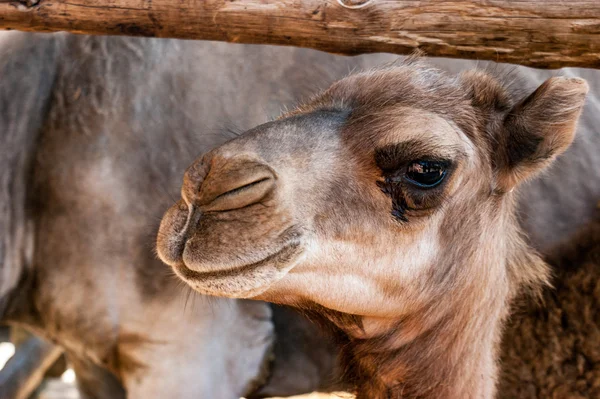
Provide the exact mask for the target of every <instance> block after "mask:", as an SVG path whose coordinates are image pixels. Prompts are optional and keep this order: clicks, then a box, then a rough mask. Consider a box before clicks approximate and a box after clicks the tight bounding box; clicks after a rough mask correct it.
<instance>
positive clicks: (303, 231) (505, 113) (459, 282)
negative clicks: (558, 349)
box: [157, 63, 587, 318]
mask: <svg viewBox="0 0 600 399" xmlns="http://www.w3.org/2000/svg"><path fill="white" fill-rule="evenodd" d="M586 91H587V86H586V85H585V82H582V81H580V80H566V79H555V80H554V81H549V82H547V84H546V86H545V87H544V86H543V87H541V88H540V89H538V91H536V93H534V94H533V95H532V96H530V98H528V99H526V100H524V101H523V102H517V103H513V100H512V99H511V98H510V96H509V95H508V94H507V93H506V92H505V91H504V89H503V88H502V87H501V86H500V84H499V83H497V82H496V81H495V80H493V79H492V78H490V77H488V76H487V75H484V74H479V73H467V74H464V75H463V76H461V77H459V78H456V77H450V76H446V75H444V74H443V73H442V72H440V71H438V70H435V69H432V68H429V67H427V66H423V65H420V64H418V63H417V64H411V63H409V64H406V65H402V66H394V67H389V68H386V69H382V70H378V71H374V72H368V73H362V74H357V75H352V76H350V77H348V78H346V79H344V80H342V81H339V82H338V83H336V84H334V85H333V86H332V87H331V88H330V89H328V90H327V91H326V92H324V93H323V94H322V95H320V96H319V97H317V98H315V99H314V100H313V101H311V102H310V103H308V104H306V105H304V106H301V107H299V108H298V109H297V110H295V111H293V112H291V113H288V114H287V115H284V116H283V117H281V118H280V119H279V120H277V121H274V122H270V123H267V124H265V125H262V126H259V127H257V128H255V129H253V130H251V131H248V132H246V133H245V134H243V135H242V136H241V137H239V138H237V139H235V140H233V141H231V142H229V143H227V144H225V145H223V146H221V147H219V148H217V149H215V150H213V151H211V152H209V153H207V154H205V155H204V156H203V157H202V158H200V159H198V160H196V161H195V162H194V164H193V165H191V166H190V167H189V169H188V170H187V172H186V174H185V177H184V183H183V187H182V200H181V201H179V202H178V203H177V204H175V205H174V206H173V207H172V208H171V209H170V210H169V211H167V213H166V215H165V216H164V218H163V221H162V224H161V228H160V232H159V235H158V241H157V248H158V253H159V256H160V257H161V259H162V260H163V261H164V262H166V263H167V264H169V265H170V266H172V267H173V269H174V270H175V272H176V273H177V275H178V276H179V277H181V278H182V279H183V280H184V281H185V282H186V283H187V284H189V285H190V286H191V287H193V288H194V289H196V290H197V291H199V292H201V293H204V294H210V295H218V296H227V297H244V298H257V299H263V300H268V301H272V302H278V303H285V304H291V305H295V306H300V307H302V306H312V305H318V306H320V307H323V308H326V309H329V310H333V311H337V312H342V313H350V314H356V315H363V316H370V317H376V318H377V317H381V318H390V317H398V315H402V314H408V313H410V312H411V311H415V309H419V308H424V307H425V306H426V304H427V303H430V302H431V300H432V298H437V300H442V299H443V298H444V295H446V296H448V297H450V296H451V295H452V293H455V294H456V292H460V291H461V289H462V288H464V287H467V286H469V285H470V284H471V283H473V281H476V282H478V281H481V280H482V279H488V280H494V281H507V280H508V279H509V276H508V272H507V270H506V268H505V267H502V266H498V267H495V268H492V269H491V270H489V269H488V270H482V269H485V268H481V267H479V268H478V267H477V266H478V265H481V264H482V263H483V262H484V259H486V258H489V257H490V256H494V254H495V252H494V251H493V248H495V247H497V246H500V247H502V246H506V247H510V245H509V244H507V242H508V238H506V234H503V233H504V232H503V230H502V229H503V228H505V227H506V226H507V225H509V224H510V220H512V219H511V217H512V213H511V212H512V207H511V206H510V204H512V201H510V200H507V198H510V197H511V196H512V195H511V194H510V192H511V191H512V189H513V188H514V187H515V186H516V185H517V184H518V183H519V182H520V181H521V180H523V179H524V178H526V177H528V176H529V175H531V174H533V173H535V172H536V171H537V170H539V169H541V168H542V167H544V166H545V165H546V164H547V163H548V162H549V160H550V159H552V158H553V157H554V156H555V155H556V154H558V153H560V152H562V151H563V150H564V149H565V148H566V147H567V146H568V145H569V144H570V142H571V140H572V138H573V131H574V126H575V123H576V120H577V117H578V115H579V111H580V109H581V105H582V103H583V97H584V96H585V92H586ZM569 101H570V102H572V103H573V104H570V103H569ZM559 103H560V104H563V105H564V104H569V107H567V108H568V111H565V112H563V113H562V114H561V113H560V112H551V111H552V110H553V109H554V108H557V107H558V105H556V104H559ZM553 107H554V108H553ZM563 108H565V107H563ZM558 114H560V115H559V116H557V115H558ZM544 118H546V119H547V120H546V121H544ZM548 118H549V119H550V120H548ZM552 118H558V119H557V120H554V121H553V120H552ZM545 122H548V123H550V122H551V123H550V125H548V126H553V128H552V129H547V125H546V123H545ZM530 135H533V138H531V137H530ZM507 220H508V221H507ZM511 232H512V230H511ZM491 243H494V244H493V245H492V246H490V244H491ZM501 264H502V263H501ZM463 265H470V266H463ZM465 289H466V288H465ZM507 289H508V288H507ZM307 304H308V305H307Z"/></svg>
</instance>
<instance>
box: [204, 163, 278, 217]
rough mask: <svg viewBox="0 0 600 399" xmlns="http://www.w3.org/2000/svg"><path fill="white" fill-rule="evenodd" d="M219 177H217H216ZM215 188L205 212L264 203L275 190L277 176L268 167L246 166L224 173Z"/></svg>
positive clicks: (258, 165)
mask: <svg viewBox="0 0 600 399" xmlns="http://www.w3.org/2000/svg"><path fill="white" fill-rule="evenodd" d="M215 177H217V176H215ZM215 180H216V181H218V184H217V185H216V186H217V187H213V190H210V191H212V193H211V194H212V195H210V200H209V201H207V202H206V204H205V205H204V206H203V208H204V210H205V211H230V210H235V209H239V208H243V207H246V206H249V205H253V204H256V203H258V202H260V201H262V200H263V199H264V198H265V197H266V196H267V195H268V194H269V193H271V192H272V191H273V189H274V188H275V181H276V179H275V174H274V173H273V172H272V171H271V169H270V168H269V167H267V166H264V165H260V164H249V165H245V166H244V167H243V168H241V169H235V170H230V171H228V172H227V173H224V174H223V175H221V176H220V178H218V179H215Z"/></svg>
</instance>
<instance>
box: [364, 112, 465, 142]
mask: <svg viewBox="0 0 600 399" xmlns="http://www.w3.org/2000/svg"><path fill="white" fill-rule="evenodd" d="M385 118H386V119H387V123H386V124H385V125H384V126H382V127H383V128H379V129H377V130H378V131H377V132H376V137H372V140H373V142H374V143H375V144H376V145H377V147H384V146H388V145H394V144H397V143H398V142H423V143H427V144H429V145H431V146H432V147H441V148H444V147H453V148H457V147H459V148H461V149H463V147H466V148H468V149H469V150H472V143H471V140H470V139H469V138H468V137H467V136H466V135H465V133H464V132H463V131H462V130H461V129H460V128H459V127H458V126H457V125H456V124H455V123H454V122H453V121H452V120H448V119H446V118H445V117H444V116H442V115H438V114H436V113H434V112H431V111H429V110H425V109H419V108H412V107H399V108H397V109H395V110H394V113H391V114H389V115H386V116H385ZM468 152H469V153H471V151H468Z"/></svg>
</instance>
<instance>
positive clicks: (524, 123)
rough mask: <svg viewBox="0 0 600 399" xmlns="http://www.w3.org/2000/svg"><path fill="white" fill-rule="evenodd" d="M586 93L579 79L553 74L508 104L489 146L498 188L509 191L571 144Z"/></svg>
mask: <svg viewBox="0 0 600 399" xmlns="http://www.w3.org/2000/svg"><path fill="white" fill-rule="evenodd" d="M587 92H588V85H587V83H586V81H585V80H583V79H578V78H564V77H554V78H550V79H548V80H547V81H545V82H544V83H543V84H542V85H541V86H540V87H538V89H537V90H536V91H534V92H533V93H532V94H531V95H530V96H528V97H527V98H525V99H524V100H523V101H521V102H520V103H518V104H516V105H515V106H514V107H512V109H511V110H510V111H509V112H508V113H507V114H506V117H505V118H504V121H503V128H502V132H500V135H499V136H498V137H497V139H498V145H499V146H498V147H497V148H495V149H493V150H494V154H493V157H494V161H495V165H496V167H497V176H498V189H499V190H501V191H504V192H506V191H510V190H512V189H513V188H514V187H515V186H516V185H518V184H519V183H520V182H522V181H523V180H525V179H527V178H529V177H531V176H533V175H535V174H536V173H537V172H539V171H541V170H542V169H544V168H545V167H546V166H548V165H549V164H550V163H551V162H552V160H553V159H554V158H555V157H556V156H557V155H559V154H561V153H563V152H564V151H565V150H566V149H567V148H568V147H569V145H571V142H572V141H573V139H574V137H575V130H576V128H577V121H578V119H579V115H580V114H581V110H582V108H583V104H584V102H585V95H586V94H587Z"/></svg>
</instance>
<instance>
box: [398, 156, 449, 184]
mask: <svg viewBox="0 0 600 399" xmlns="http://www.w3.org/2000/svg"><path fill="white" fill-rule="evenodd" d="M447 167H448V163H447V162H444V161H428V160H421V161H415V162H412V163H410V164H409V165H408V168H407V169H406V180H408V182H409V183H412V184H414V185H415V186H417V187H420V188H433V187H435V186H437V185H438V184H440V183H441V182H442V181H443V180H444V177H446V169H447Z"/></svg>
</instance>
